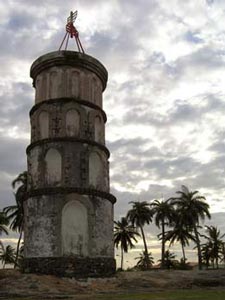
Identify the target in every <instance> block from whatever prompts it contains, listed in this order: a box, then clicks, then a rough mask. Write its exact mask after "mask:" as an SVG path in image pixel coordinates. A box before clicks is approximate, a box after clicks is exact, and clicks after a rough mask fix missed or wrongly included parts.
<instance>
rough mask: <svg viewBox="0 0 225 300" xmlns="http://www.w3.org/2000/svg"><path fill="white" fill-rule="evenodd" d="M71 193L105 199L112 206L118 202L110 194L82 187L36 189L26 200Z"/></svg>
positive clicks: (28, 193) (29, 193)
mask: <svg viewBox="0 0 225 300" xmlns="http://www.w3.org/2000/svg"><path fill="white" fill-rule="evenodd" d="M71 193H76V194H80V195H90V196H93V197H100V198H104V199H107V200H109V201H110V202H111V203H112V204H114V203H115V202H116V197H115V196H113V195H112V194H110V193H107V192H103V191H99V190H96V189H90V188H80V187H48V188H47V187H46V188H39V189H34V190H31V191H29V192H27V196H26V198H31V197H35V196H43V195H54V194H71Z"/></svg>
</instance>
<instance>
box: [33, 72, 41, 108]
mask: <svg viewBox="0 0 225 300" xmlns="http://www.w3.org/2000/svg"><path fill="white" fill-rule="evenodd" d="M41 83H42V80H41V75H40V74H39V75H38V76H37V79H36V83H35V91H36V96H35V99H36V103H37V102H39V101H41Z"/></svg>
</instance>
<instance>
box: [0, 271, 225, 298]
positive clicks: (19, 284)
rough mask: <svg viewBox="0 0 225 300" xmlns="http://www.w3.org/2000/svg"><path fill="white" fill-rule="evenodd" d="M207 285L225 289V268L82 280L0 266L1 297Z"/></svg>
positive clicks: (87, 294)
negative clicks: (29, 272)
mask: <svg viewBox="0 0 225 300" xmlns="http://www.w3.org/2000/svg"><path fill="white" fill-rule="evenodd" d="M205 288H207V289H215V288H219V289H224V290H225V269H220V270H208V271H197V270H191V271H177V270H171V271H170V270H150V271H145V272H141V271H138V272H120V273H117V274H116V275H115V277H112V278H98V279H93V278H88V279H83V280H75V279H74V278H58V277H55V276H50V275H36V274H21V273H20V272H19V271H15V270H0V299H74V297H75V299H91V297H92V296H96V295H109V294H115V295H116V294H124V293H132V292H134V293H137V292H141V293H142V292H144V293H145V292H150V291H163V290H174V289H205Z"/></svg>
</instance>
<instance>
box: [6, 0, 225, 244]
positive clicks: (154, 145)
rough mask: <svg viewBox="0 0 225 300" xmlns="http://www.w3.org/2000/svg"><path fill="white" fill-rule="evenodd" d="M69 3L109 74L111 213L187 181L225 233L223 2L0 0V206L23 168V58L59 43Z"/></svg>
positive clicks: (28, 84)
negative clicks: (208, 205)
mask: <svg viewBox="0 0 225 300" xmlns="http://www.w3.org/2000/svg"><path fill="white" fill-rule="evenodd" d="M71 5H73V6H71ZM71 10H78V18H77V21H76V26H77V29H78V30H79V32H80V39H81V41H82V44H83V47H84V49H85V52H86V53H87V54H89V55H92V56H94V57H96V58H97V59H99V60H100V61H101V62H102V63H103V64H104V65H105V66H106V68H107V69H108V72H109V81H108V87H107V90H106V91H105V93H104V110H105V111H106V113H107V115H108V122H107V127H106V139H107V146H108V148H109V149H110V151H111V159H110V160H111V191H112V193H113V194H114V195H115V196H117V198H118V202H117V204H116V206H115V218H116V219H118V218H120V217H121V216H123V215H125V214H126V211H127V210H128V208H129V204H128V203H129V201H132V200H140V201H142V200H147V201H148V200H152V199H162V198H164V199H167V198H169V197H170V196H173V195H174V193H175V192H176V191H177V190H179V189H180V186H181V185H182V184H185V185H187V186H188V187H189V188H190V189H191V190H199V191H200V193H201V194H203V195H204V196H205V197H206V198H207V200H208V203H209V204H210V207H211V212H212V213H213V222H214V224H217V225H219V226H220V228H224V232H225V226H224V227H223V226H222V225H223V223H224V220H225V201H224V198H225V189H224V186H225V179H224V178H225V95H224V88H225V76H224V75H225V30H224V28H225V1H223V0H198V1H196V0H186V1H182V0H170V1H168V0H138V1H134V0H110V1H103V0H96V1H93V0H83V1H79V0H77V1H74V2H71V1H68V0H64V1H63V2H62V1H60V0H54V1H53V0H45V1H43V0H38V1H34V0H17V1H16V0H5V1H1V2H0V45H1V46H0V105H1V110H0V178H1V179H0V208H3V207H4V206H6V205H8V204H12V203H13V201H14V199H13V193H12V190H11V181H12V180H13V179H14V178H15V177H16V176H17V174H19V173H20V172H21V171H23V170H25V169H26V155H25V149H26V147H27V145H28V144H29V137H30V125H29V110H30V109H31V107H32V105H33V104H34V90H33V88H32V81H31V79H30V78H29V68H30V65H31V64H32V62H33V61H34V60H35V59H36V58H37V57H39V56H40V55H42V54H45V53H47V52H51V51H55V50H57V49H58V48H59V45H60V43H61V41H62V38H63V36H64V32H65V31H64V30H65V29H64V28H65V20H66V19H67V17H68V15H69V12H70V11H71ZM70 49H74V50H75V46H74V43H72V41H71V42H70ZM223 213H224V214H223ZM149 236H150V238H151V236H152V235H151V229H149ZM152 239H153V238H152Z"/></svg>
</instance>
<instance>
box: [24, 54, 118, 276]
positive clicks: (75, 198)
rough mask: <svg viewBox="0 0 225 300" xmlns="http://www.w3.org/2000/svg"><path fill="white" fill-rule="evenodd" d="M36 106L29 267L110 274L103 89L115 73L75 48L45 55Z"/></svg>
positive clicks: (37, 73) (37, 68) (36, 81)
mask: <svg viewBox="0 0 225 300" xmlns="http://www.w3.org/2000/svg"><path fill="white" fill-rule="evenodd" d="M31 77H32V78H33V85H34V88H35V91H36V94H35V105H34V106H33V108H32V109H31V111H30V119H31V144H30V145H29V146H28V148H27V158H28V199H27V201H26V203H25V231H24V240H25V245H24V246H25V260H24V269H25V271H26V272H38V273H44V274H56V275H62V276H73V277H74V276H75V277H76V276H77V277H79V276H81V277H87V276H108V275H111V274H113V273H114V271H115V260H114V246H113V204H114V203H115V201H116V199H115V197H114V196H113V195H111V194H110V193H109V163H108V158H109V151H108V149H107V148H106V147H105V122H106V114H105V112H104V111H103V109H102V93H103V91H104V90H105V88H106V83H107V71H106V69H105V68H104V66H103V65H102V64H101V63H100V62H99V61H98V60H96V59H95V58H93V57H91V56H88V55H86V54H83V53H79V52H74V51H57V52H52V53H48V54H46V55H43V56H41V57H39V58H38V59H37V60H36V61H35V62H34V63H33V64H32V66H31Z"/></svg>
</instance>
